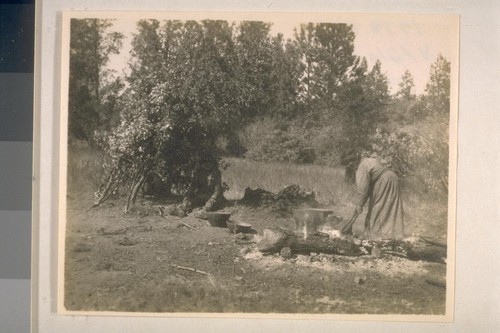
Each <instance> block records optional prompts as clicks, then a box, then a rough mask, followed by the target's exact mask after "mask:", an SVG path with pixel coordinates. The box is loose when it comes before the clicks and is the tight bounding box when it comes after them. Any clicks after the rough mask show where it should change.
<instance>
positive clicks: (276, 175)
mask: <svg viewBox="0 0 500 333" xmlns="http://www.w3.org/2000/svg"><path fill="white" fill-rule="evenodd" d="M225 161H226V162H228V164H229V166H228V168H227V169H226V170H223V171H222V179H223V181H224V182H226V184H227V185H229V191H227V192H226V193H225V196H226V198H227V199H240V198H242V197H243V194H244V192H245V188H246V187H250V188H252V189H256V188H262V189H265V190H267V191H271V192H278V191H280V190H282V189H283V188H285V187H286V186H289V185H292V184H296V185H299V186H300V187H301V188H303V189H306V190H310V191H314V192H315V193H316V199H317V200H318V202H320V203H321V204H324V205H340V204H345V203H347V202H350V201H352V199H353V196H354V194H355V187H354V186H352V185H348V184H346V183H345V182H344V170H343V169H342V168H332V167H326V166H319V165H310V164H309V165H297V164H288V163H276V162H256V161H250V160H245V159H237V158H227V159H225Z"/></svg>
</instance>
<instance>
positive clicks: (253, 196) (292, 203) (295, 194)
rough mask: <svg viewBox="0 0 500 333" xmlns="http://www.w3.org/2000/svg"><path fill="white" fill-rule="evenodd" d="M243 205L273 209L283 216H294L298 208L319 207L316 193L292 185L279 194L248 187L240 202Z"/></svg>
mask: <svg viewBox="0 0 500 333" xmlns="http://www.w3.org/2000/svg"><path fill="white" fill-rule="evenodd" d="M240 203H241V204H244V205H248V206H253V207H261V206H264V207H271V208H272V210H273V211H276V212H279V213H280V214H281V215H283V216H289V215H291V214H292V209H293V208H297V207H302V206H306V207H318V206H319V204H318V202H317V201H316V198H315V193H314V192H312V191H306V190H304V189H302V188H301V187H300V186H299V185H290V186H287V187H285V188H284V189H283V190H281V191H279V192H278V193H272V192H269V191H266V190H263V189H261V188H257V189H255V190H253V189H251V188H249V187H247V188H246V189H245V194H244V196H243V198H242V199H241V200H240Z"/></svg>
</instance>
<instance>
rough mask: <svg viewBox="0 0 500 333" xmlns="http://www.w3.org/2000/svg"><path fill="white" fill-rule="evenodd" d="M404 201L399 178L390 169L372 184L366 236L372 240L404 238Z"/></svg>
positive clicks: (366, 221)
mask: <svg viewBox="0 0 500 333" xmlns="http://www.w3.org/2000/svg"><path fill="white" fill-rule="evenodd" d="M404 236H405V235H404V219H403V201H402V198H401V191H400V185H399V179H398V176H396V174H395V173H394V172H392V171H390V170H387V171H386V172H384V173H383V174H382V175H381V176H380V178H379V179H378V180H377V181H376V182H375V183H374V184H373V185H372V188H371V193H370V199H369V203H368V213H367V215H366V220H365V237H366V238H367V239H371V240H379V239H402V238H404Z"/></svg>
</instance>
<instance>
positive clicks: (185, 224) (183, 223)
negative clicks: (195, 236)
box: [179, 221, 196, 230]
mask: <svg viewBox="0 0 500 333" xmlns="http://www.w3.org/2000/svg"><path fill="white" fill-rule="evenodd" d="M179 223H180V224H182V225H183V226H186V227H188V228H189V229H191V230H196V229H195V228H194V227H192V226H190V225H189V224H187V223H185V222H182V221H179Z"/></svg>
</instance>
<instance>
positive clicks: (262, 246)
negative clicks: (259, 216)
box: [257, 229, 363, 256]
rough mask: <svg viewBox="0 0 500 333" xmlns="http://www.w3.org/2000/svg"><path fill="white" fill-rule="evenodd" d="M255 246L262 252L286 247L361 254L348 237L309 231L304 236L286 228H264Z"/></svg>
mask: <svg viewBox="0 0 500 333" xmlns="http://www.w3.org/2000/svg"><path fill="white" fill-rule="evenodd" d="M257 247H258V249H259V251H261V252H263V253H279V252H280V251H281V250H282V249H283V248H285V247H288V248H290V250H291V251H292V253H293V254H310V253H325V254H340V255H346V256H360V255H362V254H363V252H362V251H361V249H360V247H359V246H358V245H356V244H355V243H354V242H352V241H350V240H348V239H344V238H333V239H330V238H329V237H328V235H324V234H321V233H319V232H315V233H311V234H309V235H308V236H307V238H304V237H303V235H302V234H300V233H295V232H293V231H290V230H286V229H274V230H271V229H265V230H264V233H263V237H262V240H261V241H260V242H259V244H257Z"/></svg>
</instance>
